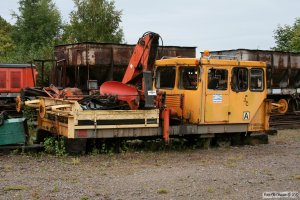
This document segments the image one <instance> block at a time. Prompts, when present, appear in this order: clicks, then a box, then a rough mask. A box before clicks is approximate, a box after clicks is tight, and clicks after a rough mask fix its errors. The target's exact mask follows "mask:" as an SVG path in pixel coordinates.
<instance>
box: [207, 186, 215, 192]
mask: <svg viewBox="0 0 300 200" xmlns="http://www.w3.org/2000/svg"><path fill="white" fill-rule="evenodd" d="M207 192H209V193H214V192H215V189H214V188H213V187H209V188H207Z"/></svg>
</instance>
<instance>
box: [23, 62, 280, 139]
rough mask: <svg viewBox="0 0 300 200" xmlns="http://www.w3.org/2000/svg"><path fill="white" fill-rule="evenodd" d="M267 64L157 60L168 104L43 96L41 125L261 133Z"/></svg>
mask: <svg viewBox="0 0 300 200" xmlns="http://www.w3.org/2000/svg"><path fill="white" fill-rule="evenodd" d="M266 90H267V88H266V64H265V63H264V62H257V61H239V60H218V59H213V58H210V57H204V58H200V59H199V58H167V59H161V60H157V61H156V62H155V70H154V74H153V88H152V90H151V91H148V93H149V94H150V93H151V95H158V94H159V93H165V96H164V109H169V115H168V119H166V118H165V117H163V116H162V115H163V111H162V110H161V109H158V108H152V109H150V108H148V109H138V110H85V109H84V108H83V106H82V105H80V103H79V102H78V101H76V100H68V99H55V98H48V97H40V98H39V99H37V100H33V101H27V102H26V105H27V106H30V107H36V108H38V110H39V115H38V128H39V129H41V130H45V131H48V132H51V133H53V134H57V135H61V136H65V137H67V138H118V137H143V136H157V137H161V136H162V135H163V129H165V128H163V126H166V123H164V121H165V120H167V122H168V123H169V127H168V128H167V129H166V130H167V131H168V133H167V134H168V137H169V136H170V137H173V136H174V137H175V136H186V135H198V136H201V137H202V136H203V137H213V136H215V135H216V134H224V133H226V135H227V134H233V133H238V134H240V133H242V134H245V133H248V134H251V133H262V134H264V133H265V132H266V131H267V130H268V129H269V115H270V111H271V108H272V106H273V107H274V106H275V107H277V108H278V109H285V108H284V106H285V105H281V104H272V105H271V103H270V102H269V101H268V100H267V99H266V97H267V93H266Z"/></svg>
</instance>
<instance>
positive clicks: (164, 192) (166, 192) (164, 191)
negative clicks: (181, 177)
mask: <svg viewBox="0 0 300 200" xmlns="http://www.w3.org/2000/svg"><path fill="white" fill-rule="evenodd" d="M157 193H158V194H168V193H169V191H168V190H167V189H165V188H161V189H159V190H158V191H157Z"/></svg>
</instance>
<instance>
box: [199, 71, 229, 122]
mask: <svg viewBox="0 0 300 200" xmlns="http://www.w3.org/2000/svg"><path fill="white" fill-rule="evenodd" d="M206 69H207V70H206V72H204V73H206V84H205V87H206V88H205V90H204V91H205V104H204V108H205V114H204V120H205V122H207V123H214V122H218V123H220V122H224V123H226V122H228V120H229V87H228V69H226V68H217V67H208V68H206Z"/></svg>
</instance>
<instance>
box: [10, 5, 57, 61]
mask: <svg viewBox="0 0 300 200" xmlns="http://www.w3.org/2000/svg"><path fill="white" fill-rule="evenodd" d="M19 5H20V7H19V13H20V14H19V15H18V14H16V13H14V14H13V16H14V17H15V18H16V19H17V21H16V25H15V28H14V30H13V35H12V37H13V40H14V42H15V44H16V46H17V53H16V56H17V57H18V58H19V60H21V61H22V62H26V61H30V60H32V59H36V58H39V59H44V58H49V57H52V55H53V46H54V44H55V41H56V40H57V38H58V36H59V33H60V29H61V16H60V13H59V11H58V9H57V8H56V6H55V4H54V3H53V2H52V0H20V1H19Z"/></svg>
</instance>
